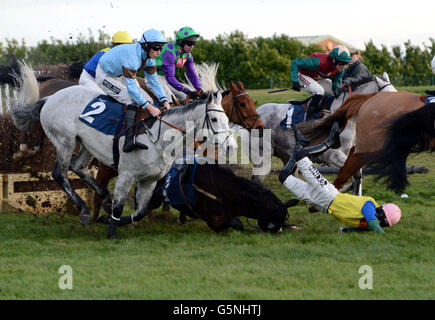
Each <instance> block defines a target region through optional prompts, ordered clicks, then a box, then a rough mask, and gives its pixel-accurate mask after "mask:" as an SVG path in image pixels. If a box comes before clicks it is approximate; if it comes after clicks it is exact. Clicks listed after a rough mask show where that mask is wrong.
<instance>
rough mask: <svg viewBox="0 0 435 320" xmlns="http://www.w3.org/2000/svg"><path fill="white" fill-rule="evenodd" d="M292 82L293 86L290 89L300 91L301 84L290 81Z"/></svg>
mask: <svg viewBox="0 0 435 320" xmlns="http://www.w3.org/2000/svg"><path fill="white" fill-rule="evenodd" d="M292 83H293V87H292V89H293V90H295V91H301V85H300V84H299V82H296V81H295V82H292Z"/></svg>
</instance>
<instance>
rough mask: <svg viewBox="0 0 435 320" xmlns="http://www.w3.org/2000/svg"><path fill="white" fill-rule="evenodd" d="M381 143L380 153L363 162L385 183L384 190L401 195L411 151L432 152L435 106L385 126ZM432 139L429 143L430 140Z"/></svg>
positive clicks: (434, 104)
mask: <svg viewBox="0 0 435 320" xmlns="http://www.w3.org/2000/svg"><path fill="white" fill-rule="evenodd" d="M386 130H387V132H386V139H385V143H384V145H383V147H382V149H381V152H380V153H377V154H371V155H370V156H368V157H366V158H365V159H364V160H365V161H367V162H369V166H370V167H371V169H374V173H375V174H377V177H376V179H377V180H379V179H381V180H383V179H384V180H385V182H387V183H388V185H387V188H389V189H392V190H394V191H395V192H396V193H401V192H402V191H403V190H404V189H405V187H406V186H407V185H408V184H409V182H408V179H407V175H406V159H407V158H408V156H409V154H410V153H411V152H422V151H425V150H428V149H429V150H431V151H432V150H433V149H434V145H433V143H431V142H433V140H434V138H435V103H427V104H425V105H424V106H423V107H421V108H419V109H417V110H415V111H411V112H409V113H405V114H403V115H401V116H400V117H398V118H397V119H395V120H393V121H392V122H391V124H389V125H388V127H387V129H386ZM430 139H432V141H430Z"/></svg>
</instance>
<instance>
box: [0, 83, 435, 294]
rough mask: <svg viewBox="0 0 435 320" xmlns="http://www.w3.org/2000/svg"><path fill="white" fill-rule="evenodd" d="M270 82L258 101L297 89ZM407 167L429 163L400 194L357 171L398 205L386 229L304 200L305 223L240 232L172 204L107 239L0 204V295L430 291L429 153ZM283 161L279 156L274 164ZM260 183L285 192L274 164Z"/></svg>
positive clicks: (433, 195)
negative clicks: (366, 271) (367, 229)
mask: <svg viewBox="0 0 435 320" xmlns="http://www.w3.org/2000/svg"><path fill="white" fill-rule="evenodd" d="M267 91H268V90H255V91H254V90H249V93H250V94H251V95H252V96H253V97H254V100H256V101H257V103H259V104H258V105H261V104H262V103H265V102H269V101H276V102H285V101H287V100H288V99H293V98H299V97H300V96H302V95H303V94H294V93H293V92H291V91H288V92H287V93H279V94H269V95H268V94H267V93H265V92H267ZM271 98H272V99H273V100H271ZM260 101H261V102H260ZM408 165H419V166H426V167H427V168H429V170H430V171H429V172H428V173H426V174H414V175H410V176H409V180H410V182H411V186H409V187H408V188H407V189H406V190H405V192H406V193H407V194H408V195H409V198H407V199H403V198H400V197H399V196H397V195H395V194H394V193H393V192H391V191H388V190H386V188H385V187H384V186H383V185H381V184H375V183H374V181H373V177H371V176H364V179H363V193H364V194H367V195H371V196H373V197H374V198H375V199H376V200H377V201H378V202H379V203H385V202H395V203H397V204H398V205H399V206H400V207H401V208H402V212H403V216H402V220H401V221H400V223H399V224H398V225H396V226H395V227H394V228H391V229H386V234H385V235H383V236H379V235H376V234H371V233H364V234H338V233H337V230H338V227H339V226H342V225H341V224H340V223H338V222H337V221H335V220H334V219H333V218H332V217H330V216H328V215H325V214H321V213H309V212H308V211H307V206H306V205H304V204H302V203H301V204H299V205H297V206H296V207H294V208H290V209H289V213H290V218H289V220H288V222H289V223H292V224H297V225H298V226H300V227H301V228H302V230H301V231H295V230H291V231H290V230H284V231H283V233H282V234H279V235H267V234H262V233H258V232H256V231H254V230H252V228H250V227H249V226H248V225H247V224H246V223H245V220H243V222H244V223H245V227H247V229H248V231H247V232H246V233H240V232H236V231H233V230H228V231H225V232H223V233H221V234H215V233H214V232H213V231H212V230H211V229H209V228H208V227H207V226H206V224H205V223H204V222H201V221H197V222H189V223H187V224H185V225H180V224H178V223H177V222H175V221H174V220H175V218H176V215H175V212H173V213H172V214H166V215H160V217H163V218H160V219H156V220H154V221H149V219H148V218H145V219H144V220H143V221H141V222H140V223H139V224H137V225H135V226H133V227H128V228H120V229H119V230H118V234H119V236H120V240H118V241H109V240H107V239H106V238H105V232H106V226H103V225H91V226H88V227H84V226H82V225H80V223H79V220H78V217H77V216H73V215H70V214H65V215H58V214H53V215H45V216H40V215H31V214H25V213H22V214H1V215H0V222H1V225H2V229H1V231H0V299H434V298H435V293H434V292H435V290H434V289H435V283H434V279H435V270H434V263H435V258H434V257H435V246H434V244H435V243H434V239H435V230H434V222H435V209H434V208H435V192H434V190H435V174H434V172H435V164H434V161H433V155H432V154H430V153H423V154H420V155H416V156H411V157H410V159H409V161H408ZM281 168H282V163H281V162H280V161H279V160H277V159H276V158H274V159H273V163H272V169H274V170H279V169H281ZM241 174H244V175H247V176H248V175H249V172H248V171H242V172H241ZM327 178H329V179H330V180H332V179H333V178H334V176H333V175H331V176H327ZM265 185H266V186H268V187H269V188H271V189H272V190H273V192H274V193H275V194H276V195H277V196H278V197H279V198H280V199H282V200H283V201H286V200H288V199H289V198H292V195H291V194H290V193H289V192H288V191H287V190H286V189H285V188H284V187H282V185H281V184H280V183H279V181H278V179H277V173H276V172H273V173H271V174H270V175H269V176H267V177H266V179H265ZM127 213H131V206H128V207H127V209H126V214H127ZM156 214H157V216H159V214H158V212H156ZM251 223H254V222H253V221H251ZM62 265H69V266H71V267H72V270H73V289H72V290H61V289H59V287H58V281H59V278H60V277H61V276H62V274H59V273H58V269H59V267H60V266H62ZM362 265H369V266H371V267H372V269H373V289H372V290H362V289H360V288H359V286H358V281H359V279H360V277H361V276H362V274H359V273H358V269H359V268H360V266H362Z"/></svg>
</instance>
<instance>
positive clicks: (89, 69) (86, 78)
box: [79, 31, 133, 91]
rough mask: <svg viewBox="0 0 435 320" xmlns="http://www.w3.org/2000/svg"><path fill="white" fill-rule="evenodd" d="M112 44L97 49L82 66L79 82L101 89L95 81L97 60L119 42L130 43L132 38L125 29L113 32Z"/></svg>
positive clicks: (91, 87)
mask: <svg viewBox="0 0 435 320" xmlns="http://www.w3.org/2000/svg"><path fill="white" fill-rule="evenodd" d="M110 42H111V43H112V45H111V46H110V47H107V48H105V49H103V50H101V51H98V52H97V53H96V54H94V56H93V57H92V58H91V59H90V60H89V61H88V62H87V63H86V64H85V66H84V67H83V71H82V74H81V75H80V79H79V84H81V85H83V86H85V87H88V88H90V89H93V90H97V91H101V89H100V87H99V86H98V85H97V83H96V82H95V69H97V66H98V61H100V59H101V57H102V56H103V54H105V53H106V52H107V51H109V50H110V49H112V48H113V47H116V46H117V45H120V44H125V43H132V42H133V39H132V38H131V35H130V34H129V33H128V32H127V31H118V32H117V33H115V34H114V35H113V37H112V39H111V41H110Z"/></svg>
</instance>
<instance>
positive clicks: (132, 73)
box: [122, 67, 150, 109]
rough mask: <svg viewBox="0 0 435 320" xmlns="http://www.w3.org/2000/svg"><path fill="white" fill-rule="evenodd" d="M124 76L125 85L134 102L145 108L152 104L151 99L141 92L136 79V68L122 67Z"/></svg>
mask: <svg viewBox="0 0 435 320" xmlns="http://www.w3.org/2000/svg"><path fill="white" fill-rule="evenodd" d="M122 71H123V76H124V78H125V85H126V87H127V91H128V94H129V95H130V97H131V99H132V100H133V102H134V103H136V104H137V105H138V106H140V107H142V108H143V109H145V108H146V107H148V105H149V104H150V102H149V101H147V100H146V99H145V97H144V96H143V95H142V94H141V93H140V90H139V86H138V83H137V81H136V70H132V69H127V68H125V67H122Z"/></svg>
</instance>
